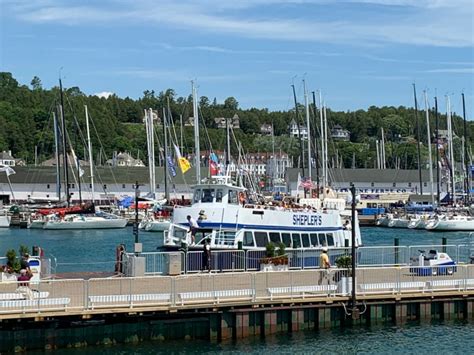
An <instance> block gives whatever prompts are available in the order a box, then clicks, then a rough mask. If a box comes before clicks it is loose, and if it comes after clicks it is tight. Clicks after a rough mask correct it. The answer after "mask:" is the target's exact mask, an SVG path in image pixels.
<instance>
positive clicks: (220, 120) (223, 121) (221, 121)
mask: <svg viewBox="0 0 474 355" xmlns="http://www.w3.org/2000/svg"><path fill="white" fill-rule="evenodd" d="M227 120H228V121H229V124H230V127H231V128H234V129H238V128H240V118H239V115H237V114H235V115H234V116H233V117H232V118H225V117H216V118H214V122H215V123H216V125H217V128H221V129H225V128H226V127H227Z"/></svg>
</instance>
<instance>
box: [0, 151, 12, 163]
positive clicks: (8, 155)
mask: <svg viewBox="0 0 474 355" xmlns="http://www.w3.org/2000/svg"><path fill="white" fill-rule="evenodd" d="M0 165H3V166H15V158H13V156H12V152H11V150H9V151H8V152H6V151H3V152H1V153H0Z"/></svg>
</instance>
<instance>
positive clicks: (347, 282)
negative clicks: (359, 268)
mask: <svg viewBox="0 0 474 355" xmlns="http://www.w3.org/2000/svg"><path fill="white" fill-rule="evenodd" d="M356 284H357V279H356ZM337 293H340V294H343V295H350V294H351V293H352V277H344V276H343V277H341V279H340V280H339V281H338V282H337Z"/></svg>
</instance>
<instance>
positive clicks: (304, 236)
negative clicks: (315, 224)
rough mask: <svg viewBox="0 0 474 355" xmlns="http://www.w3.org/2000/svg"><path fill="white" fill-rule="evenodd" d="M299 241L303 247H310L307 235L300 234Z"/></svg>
mask: <svg viewBox="0 0 474 355" xmlns="http://www.w3.org/2000/svg"><path fill="white" fill-rule="evenodd" d="M301 240H302V241H303V247H305V248H309V246H310V243H309V234H308V233H303V234H301Z"/></svg>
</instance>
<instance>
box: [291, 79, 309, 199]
mask: <svg viewBox="0 0 474 355" xmlns="http://www.w3.org/2000/svg"><path fill="white" fill-rule="evenodd" d="M291 87H292V89H293V99H294V101H295V122H296V125H297V126H298V135H299V136H300V137H299V138H300V150H301V154H303V155H304V151H303V150H304V148H303V135H302V134H301V130H300V122H299V119H298V102H297V101H296V91H295V86H294V85H291ZM301 173H302V175H303V177H304V176H306V175H305V171H304V160H302V161H301ZM305 194H306V193H305Z"/></svg>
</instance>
